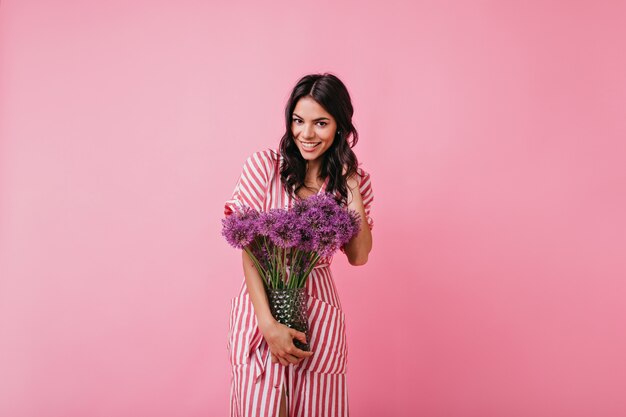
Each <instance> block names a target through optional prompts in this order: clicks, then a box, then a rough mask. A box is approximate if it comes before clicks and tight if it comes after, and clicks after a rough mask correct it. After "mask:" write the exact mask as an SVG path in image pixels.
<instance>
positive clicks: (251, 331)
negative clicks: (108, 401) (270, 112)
mask: <svg viewBox="0 0 626 417" xmlns="http://www.w3.org/2000/svg"><path fill="white" fill-rule="evenodd" d="M280 162H281V157H280V155H279V153H278V152H277V151H275V150H272V149H266V150H264V151H258V152H255V153H253V154H252V155H250V156H249V157H248V158H247V159H246V161H245V163H244V166H243V170H242V173H241V176H240V178H239V180H238V181H237V184H236V186H235V189H234V191H233V195H232V197H231V198H230V199H229V200H227V201H226V203H225V205H224V215H226V216H228V215H230V214H232V213H233V212H236V211H241V210H242V208H243V206H249V207H252V208H254V209H256V210H259V211H267V210H269V209H272V208H289V207H292V206H293V198H292V197H291V196H289V195H288V194H287V193H286V192H285V191H284V189H283V187H282V184H281V180H280ZM357 173H358V174H359V176H360V178H361V182H360V185H359V189H360V191H361V195H362V197H363V206H364V208H365V214H366V221H367V224H368V225H369V227H370V229H371V228H372V227H373V224H374V222H373V220H372V218H371V206H372V202H373V200H374V197H373V192H372V186H371V180H370V175H369V173H367V172H365V171H364V170H363V169H361V168H360V167H359V168H357ZM327 183H328V180H327V181H326V182H325V183H324V185H323V186H322V188H321V189H320V191H319V192H320V193H321V192H322V191H323V190H324V189H325V187H326V185H327ZM331 263H332V257H329V258H327V259H321V260H320V262H319V264H318V265H317V266H316V267H315V269H313V271H312V272H311V275H310V276H309V278H308V280H307V283H306V288H307V293H308V295H309V301H308V313H309V333H310V344H311V350H312V351H313V352H314V355H313V356H311V357H310V358H307V359H305V360H303V361H302V362H301V363H300V364H298V365H290V366H287V367H285V366H283V365H281V364H279V363H277V364H273V363H272V362H271V359H270V352H269V347H268V345H267V343H266V342H265V340H264V339H263V335H262V334H261V332H260V330H259V328H258V325H257V320H256V316H255V314H254V309H253V306H252V302H251V301H250V297H249V296H248V291H247V288H246V285H245V278H244V280H243V282H242V286H241V289H240V291H239V294H238V295H237V296H236V297H235V298H233V299H232V301H231V305H230V320H229V334H228V342H227V348H228V353H229V359H230V362H231V366H232V377H231V389H230V415H231V417H277V416H278V414H279V407H280V399H281V393H282V390H283V385H285V388H286V389H287V390H288V393H289V396H288V398H289V399H288V407H289V415H290V416H296V417H318V416H320V417H321V416H324V417H346V416H348V395H347V387H346V354H347V345H346V331H345V318H344V314H343V311H342V310H341V304H340V302H339V296H338V294H337V290H336V288H335V284H334V280H333V276H332V272H331V269H330V264H331ZM287 382H288V383H287Z"/></svg>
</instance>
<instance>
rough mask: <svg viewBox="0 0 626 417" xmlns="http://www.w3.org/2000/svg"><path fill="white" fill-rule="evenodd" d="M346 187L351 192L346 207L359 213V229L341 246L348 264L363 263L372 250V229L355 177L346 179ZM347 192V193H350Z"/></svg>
mask: <svg viewBox="0 0 626 417" xmlns="http://www.w3.org/2000/svg"><path fill="white" fill-rule="evenodd" d="M348 188H349V189H350V192H351V193H352V198H351V201H350V202H349V203H348V208H349V209H352V210H355V211H356V212H358V213H359V214H360V215H361V230H360V231H359V233H358V234H357V235H356V236H354V237H353V238H352V239H351V240H350V241H349V242H348V243H346V245H345V246H344V247H343V251H344V252H345V254H346V256H347V257H348V262H350V265H355V266H357V265H365V264H366V263H367V258H368V255H369V253H370V251H371V250H372V231H371V230H370V227H369V225H368V223H367V217H366V214H365V208H364V206H363V196H362V195H361V190H360V189H359V182H358V181H357V179H356V178H355V177H351V178H350V179H348ZM350 192H348V194H350Z"/></svg>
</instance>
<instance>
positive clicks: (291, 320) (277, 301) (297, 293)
mask: <svg viewBox="0 0 626 417" xmlns="http://www.w3.org/2000/svg"><path fill="white" fill-rule="evenodd" d="M266 292H267V298H268V301H269V305H270V311H271V312H272V316H274V318H275V319H276V320H277V321H278V322H279V323H282V324H284V325H285V326H287V327H291V328H292V329H295V330H298V331H300V332H302V333H304V334H305V335H306V340H307V343H302V342H301V341H299V340H298V339H293V344H294V345H295V346H296V347H297V348H298V349H302V350H304V351H307V352H308V351H310V350H311V347H310V346H309V319H308V314H307V301H308V298H309V295H308V294H307V292H306V288H288V289H275V288H266Z"/></svg>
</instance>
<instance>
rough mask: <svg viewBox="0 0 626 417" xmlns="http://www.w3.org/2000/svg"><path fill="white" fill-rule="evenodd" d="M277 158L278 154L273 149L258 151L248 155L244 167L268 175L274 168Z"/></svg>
mask: <svg viewBox="0 0 626 417" xmlns="http://www.w3.org/2000/svg"><path fill="white" fill-rule="evenodd" d="M279 157H280V154H279V153H278V152H277V151H276V150H274V149H271V148H267V149H263V150H258V151H255V152H253V153H251V154H250V155H248V157H247V158H246V162H245V164H244V167H245V168H248V169H253V170H254V171H256V172H258V173H262V174H264V175H268V174H269V173H270V172H271V171H272V170H273V169H274V167H275V166H276V163H277V162H278V160H279Z"/></svg>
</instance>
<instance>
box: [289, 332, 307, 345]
mask: <svg viewBox="0 0 626 417" xmlns="http://www.w3.org/2000/svg"><path fill="white" fill-rule="evenodd" d="M291 337H293V338H294V339H298V340H299V341H301V342H302V343H306V335H305V334H304V333H302V332H299V331H297V330H293V329H292V330H291Z"/></svg>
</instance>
